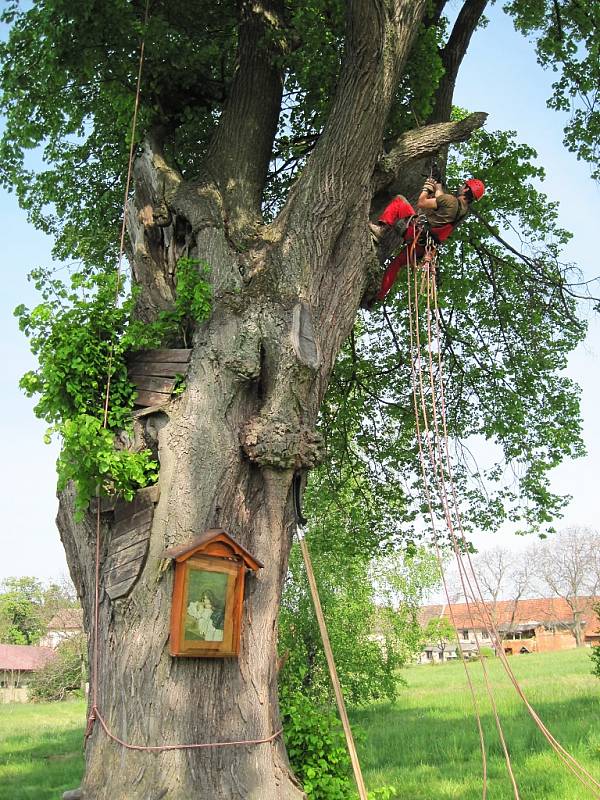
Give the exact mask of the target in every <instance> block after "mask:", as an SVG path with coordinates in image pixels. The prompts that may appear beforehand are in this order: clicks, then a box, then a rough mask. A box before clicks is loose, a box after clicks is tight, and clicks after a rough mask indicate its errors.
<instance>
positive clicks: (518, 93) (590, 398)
mask: <svg viewBox="0 0 600 800" xmlns="http://www.w3.org/2000/svg"><path fill="white" fill-rule="evenodd" d="M490 18H491V23H490V25H489V26H488V27H487V28H486V29H484V30H481V31H479V32H478V33H477V34H476V35H475V37H474V39H473V41H472V43H471V48H470V51H469V54H468V56H467V58H466V59H465V63H464V65H463V69H462V72H461V76H460V79H459V84H458V86H457V91H456V95H455V102H456V103H457V104H458V105H460V106H463V107H465V108H469V109H471V110H473V111H487V112H488V113H489V118H488V123H487V127H488V129H489V130H495V129H511V130H515V131H517V133H518V137H519V139H520V140H521V141H524V142H527V143H528V144H530V145H532V146H533V147H535V148H536V150H537V151H538V153H539V160H540V163H541V164H543V166H544V167H545V169H546V172H547V180H546V182H545V184H544V191H545V192H546V193H547V194H548V195H549V196H550V197H551V198H552V199H558V200H560V201H561V206H560V209H561V213H560V221H561V224H562V225H563V226H564V227H565V228H567V229H569V230H571V231H572V232H573V233H574V239H573V241H572V242H571V244H570V246H569V248H568V250H567V252H566V260H569V261H573V262H576V263H578V264H579V266H580V267H581V268H582V270H583V272H584V275H585V277H586V278H587V279H590V278H593V277H596V276H597V275H598V274H600V266H599V263H598V256H597V250H596V243H595V242H594V239H595V238H596V237H595V236H594V233H595V231H596V229H597V227H598V224H599V223H598V220H600V186H598V185H597V184H594V183H593V182H592V181H591V180H590V177H589V175H590V168H589V167H588V166H587V165H586V164H581V163H578V162H577V161H576V159H575V157H574V156H573V155H571V154H570V153H568V152H567V151H566V149H565V148H564V146H563V144H562V124H563V120H561V118H560V117H559V116H558V115H557V114H556V113H555V112H551V111H549V110H548V109H547V108H546V99H547V97H548V96H549V94H550V84H551V82H552V74H549V73H544V72H542V70H541V69H540V68H539V67H538V66H537V64H536V62H535V56H534V54H533V48H532V47H531V46H530V45H529V44H528V43H527V41H526V40H525V39H524V38H523V37H522V36H521V35H520V34H517V33H515V32H514V31H513V29H512V23H511V22H510V20H508V19H506V18H505V17H504V16H503V15H502V12H501V11H500V9H498V8H494V9H493V11H492V13H491V14H490ZM0 213H1V215H2V221H3V231H4V241H3V246H2V254H1V256H0V260H1V264H2V276H3V293H2V297H1V298H0V353H1V363H2V395H1V397H2V413H1V414H0V441H1V442H2V446H3V450H4V452H3V454H2V455H3V457H2V459H1V460H0V465H1V466H0V470H1V475H0V477H1V484H0V485H1V486H2V510H3V525H2V530H1V532H0V553H1V556H0V580H1V579H2V578H4V577H7V576H9V575H36V576H38V577H40V578H43V579H48V578H54V577H59V576H60V575H62V574H65V573H66V572H67V567H66V562H65V558H64V554H63V550H62V546H61V544H60V540H59V536H58V532H57V530H56V527H55V524H54V517H55V514H56V498H55V471H54V460H55V458H56V449H55V447H54V446H47V445H45V444H44V443H43V434H44V430H45V427H46V426H45V424H44V423H42V422H40V421H39V420H37V419H35V417H34V416H33V413H32V406H33V402H32V401H30V400H28V399H27V398H26V397H25V396H24V395H23V394H22V393H21V392H20V391H19V389H18V386H17V384H18V380H19V377H20V376H21V375H22V374H23V372H25V371H26V370H27V369H29V368H31V367H32V366H34V361H33V357H32V356H31V355H30V353H29V351H28V347H27V342H26V340H25V338H24V337H23V336H22V335H21V334H20V332H19V331H18V328H17V325H16V320H15V319H14V317H13V316H12V311H13V309H14V307H15V306H16V305H18V304H19V303H25V304H26V305H32V304H34V303H35V302H36V295H35V292H34V291H33V288H32V287H31V285H30V284H29V283H28V281H27V277H26V275H27V272H28V271H29V270H30V269H31V268H32V267H35V266H38V265H41V264H48V263H49V261H50V255H49V253H50V247H51V243H50V241H49V240H48V239H47V238H45V237H44V236H42V235H41V234H39V233H38V232H37V231H35V230H34V229H33V228H31V227H30V226H29V225H28V224H27V221H26V219H25V214H24V212H22V211H20V210H19V209H18V206H17V204H16V201H15V199H14V196H12V195H9V194H7V193H5V192H1V193H0ZM596 293H597V294H600V287H599V288H598V289H597V290H596ZM599 365H600V320H598V319H596V318H594V319H591V320H590V330H589V334H588V337H587V339H586V342H585V343H584V345H582V346H581V347H579V348H578V350H577V351H576V352H575V353H574V354H573V355H572V357H571V359H570V363H569V368H568V374H569V375H570V377H572V378H574V379H575V380H576V381H577V382H578V383H579V384H580V385H581V387H582V392H583V394H582V412H583V419H584V439H585V442H586V445H587V449H588V455H587V457H586V458H583V459H579V460H578V461H576V462H571V463H566V464H564V465H562V466H561V467H560V468H558V469H557V470H555V472H554V473H553V488H554V490H556V491H560V492H561V493H566V494H571V495H573V501H572V503H571V504H570V506H569V508H568V509H567V512H566V515H565V517H564V520H563V521H562V522H561V523H559V524H560V525H590V526H592V527H594V526H597V522H596V520H597V519H598V518H599V511H600V501H599V492H598V476H599V475H600V414H598V412H597V408H598V401H597V398H598V395H599V392H600V380H599V374H600V370H599ZM478 543H479V544H480V545H482V546H486V547H487V546H493V545H495V544H498V543H501V544H505V545H508V546H514V547H518V546H519V545H520V542H518V541H515V540H514V537H512V536H511V534H510V532H509V531H507V530H503V531H501V532H499V533H498V534H496V535H495V536H486V537H485V540H482V539H479V540H478Z"/></svg>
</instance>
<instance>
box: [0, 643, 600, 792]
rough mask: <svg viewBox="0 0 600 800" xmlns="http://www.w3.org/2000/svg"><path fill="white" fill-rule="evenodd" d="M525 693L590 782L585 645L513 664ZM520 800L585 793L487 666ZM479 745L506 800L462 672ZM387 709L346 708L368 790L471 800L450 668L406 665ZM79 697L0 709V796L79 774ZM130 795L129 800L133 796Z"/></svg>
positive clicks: (48, 787)
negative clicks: (402, 683) (357, 732)
mask: <svg viewBox="0 0 600 800" xmlns="http://www.w3.org/2000/svg"><path fill="white" fill-rule="evenodd" d="M511 663H512V665H513V669H514V671H515V673H516V674H517V677H518V679H519V681H520V682H521V684H522V686H523V688H524V689H525V692H526V694H527V696H528V698H529V700H530V702H531V703H532V705H533V706H534V707H535V708H536V710H537V711H538V713H539V714H540V716H541V717H542V719H543V720H544V721H545V722H546V724H547V725H548V727H549V728H550V730H551V731H552V732H553V733H554V734H555V736H556V737H557V738H558V739H559V740H560V741H561V743H562V744H563V745H564V746H565V747H566V748H567V749H568V750H569V751H570V752H571V753H572V754H573V755H574V756H575V757H576V758H577V759H578V760H580V761H581V762H582V763H583V764H584V766H585V767H586V768H587V769H588V770H589V771H590V772H591V773H592V774H593V775H594V776H595V777H596V779H600V681H598V679H597V678H594V677H593V676H592V675H590V668H591V662H590V659H589V651H588V650H577V651H576V650H571V651H568V652H566V653H552V654H550V653H549V654H543V655H530V656H523V657H519V658H514V659H513V660H512V662H511ZM488 668H489V672H490V676H491V680H492V683H493V686H494V690H495V695H496V697H497V705H498V709H499V712H500V715H501V718H502V722H503V726H504V730H505V734H506V738H507V740H508V742H509V747H510V751H511V757H512V761H513V767H514V770H515V774H516V777H517V782H518V784H519V789H520V794H521V798H522V800H584V798H591V797H593V796H594V795H592V794H591V793H590V792H588V790H586V789H585V788H583V787H580V785H579V784H578V783H577V781H576V780H575V779H574V778H573V777H572V776H571V775H570V773H569V772H568V771H567V770H566V768H564V767H563V766H562V765H561V763H560V761H559V760H558V758H557V757H556V756H555V755H554V754H553V753H552V751H551V750H550V748H549V747H548V745H547V744H546V742H545V740H544V738H543V737H542V735H541V733H539V732H538V731H537V729H536V728H535V726H534V724H533V722H532V721H531V720H530V718H529V716H528V715H527V713H526V711H525V709H524V708H523V707H522V706H521V705H520V703H519V702H518V699H517V697H516V695H515V692H514V689H513V688H512V687H511V686H510V685H509V684H508V681H507V679H506V677H504V675H503V673H502V670H501V666H500V664H499V663H498V662H497V661H495V660H491V661H488ZM471 670H472V675H473V680H474V682H475V684H476V686H477V687H478V691H479V695H480V698H481V711H482V716H483V724H484V729H485V734H486V741H487V744H488V751H489V753H488V775H489V793H488V798H489V800H511V798H513V792H512V789H511V786H510V782H509V780H508V778H507V776H506V769H505V765H504V758H503V755H502V750H501V747H500V744H499V739H498V735H497V733H496V731H495V727H494V722H493V717H492V715H491V710H490V706H489V703H487V702H485V690H484V685H483V681H482V679H481V674H480V673H481V668H480V667H479V665H477V664H474V665H472V667H471ZM404 677H405V679H406V681H407V684H408V685H407V687H406V688H404V689H402V690H401V691H400V694H399V698H398V702H397V703H395V704H394V705H390V704H384V703H382V704H377V705H373V706H370V707H369V708H368V709H365V710H362V711H355V712H354V713H353V714H352V720H353V723H354V724H355V725H358V726H360V728H362V731H363V735H362V737H360V741H359V751H360V756H361V762H362V766H363V770H364V773H365V778H366V781H367V784H368V786H369V787H371V788H375V787H379V786H384V785H390V784H394V785H395V786H397V787H398V788H399V790H400V791H399V794H398V795H397V796H398V798H399V799H400V798H401V800H480V798H481V797H482V780H481V755H480V750H479V740H478V736H477V729H476V725H475V719H474V716H473V710H472V705H471V701H470V695H469V693H468V691H467V690H466V682H465V676H464V672H463V669H462V666H461V665H460V664H445V665H440V666H435V667H430V666H422V667H411V668H410V669H408V670H406V671H405V672H404ZM84 719H85V704H84V703H83V702H71V703H55V704H39V705H6V706H0V800H57V799H58V798H60V796H61V792H62V791H64V790H65V789H72V788H74V787H75V786H77V785H78V784H79V780H80V777H81V773H82V770H83V756H82V737H83V729H84ZM132 800H134V798H132Z"/></svg>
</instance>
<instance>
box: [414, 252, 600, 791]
mask: <svg viewBox="0 0 600 800" xmlns="http://www.w3.org/2000/svg"><path fill="white" fill-rule="evenodd" d="M434 266H435V259H434ZM426 282H427V313H428V323H427V330H428V357H429V376H430V387H431V393H432V410H433V414H432V416H433V421H434V432H435V437H433V438H434V440H435V442H436V450H437V454H436V452H435V450H433V449H432V446H431V441H430V440H431V438H432V437H431V431H430V429H429V427H428V420H427V409H426V405H425V399H424V398H425V393H424V387H423V380H422V375H421V372H422V366H421V361H420V341H419V331H418V304H417V310H416V319H417V323H416V330H417V342H418V344H417V348H418V349H417V364H418V366H419V384H420V389H421V400H422V402H421V405H422V410H423V415H424V426H425V432H426V433H425V435H426V440H427V444H428V449H429V454H430V459H431V462H432V467H433V473H434V475H435V476H436V477H438V473H439V481H440V485H439V487H438V488H439V489H440V501H441V504H442V508H443V511H444V517H445V518H446V524H447V526H448V530H449V532H450V536H451V540H452V544H453V550H454V553H455V556H456V558H457V562H458V568H459V575H460V580H461V584H462V587H463V591H464V594H465V601H466V604H467V609H468V611H469V615H470V619H471V621H472V623H473V622H474V620H473V616H472V612H471V607H470V603H469V592H468V591H467V585H468V587H469V590H470V596H471V599H472V600H473V601H474V603H475V604H476V607H477V610H478V612H479V614H480V615H481V614H482V611H483V617H484V624H486V627H487V628H488V630H489V632H490V633H491V634H492V637H493V640H494V642H495V645H496V650H497V652H498V654H499V657H500V661H501V663H502V665H503V667H504V669H505V671H506V672H507V674H508V676H509V678H510V680H511V683H512V684H513V686H514V687H515V690H516V691H517V694H518V696H519V697H520V698H521V699H522V701H523V702H524V704H525V706H526V708H527V710H528V712H529V714H530V716H531V717H532V719H533V720H534V722H535V723H536V725H537V727H538V728H539V729H540V731H541V732H542V734H543V735H544V737H545V738H546V739H547V741H548V742H549V744H550V745H551V747H552V748H553V749H554V751H555V752H556V753H557V755H558V756H559V758H560V759H561V761H562V762H563V764H565V766H567V768H568V769H569V770H570V771H571V772H572V773H573V774H574V775H575V777H576V778H577V779H578V780H579V781H580V782H581V783H582V784H583V785H584V786H585V787H586V788H588V789H589V790H590V791H591V792H592V793H593V794H594V796H595V797H600V795H599V794H598V793H597V789H600V784H599V783H598V782H597V781H596V780H595V778H594V777H593V776H592V775H591V774H590V773H589V772H588V771H587V770H586V769H585V768H584V767H583V766H582V765H581V764H579V762H577V760H576V759H575V758H574V757H573V756H571V755H570V754H569V753H568V752H567V751H566V750H565V748H564V747H562V745H561V744H560V743H559V742H558V741H557V740H556V739H555V737H554V736H553V735H552V734H551V733H550V731H549V730H548V729H547V728H546V726H545V725H544V723H543V722H542V720H541V719H540V717H539V715H538V714H537V712H536V711H535V710H534V709H533V707H532V706H531V704H530V703H529V701H528V700H527V698H526V696H525V694H524V692H523V690H522V688H521V686H520V685H519V683H518V681H517V679H516V677H515V675H514V673H513V671H512V668H511V666H510V664H509V663H508V659H507V656H506V654H505V653H504V649H503V647H502V644H501V640H500V636H499V634H498V631H497V629H496V626H495V624H494V621H493V620H492V618H491V616H490V614H489V610H488V608H487V604H486V603H485V600H484V598H483V594H482V592H481V588H480V585H479V582H478V580H477V576H476V574H475V571H474V569H473V564H472V561H471V558H470V555H469V553H468V548H467V547H466V545H467V539H466V535H465V532H464V529H463V527H462V519H461V516H460V510H459V503H458V497H457V494H456V487H455V485H454V480H453V477H452V468H451V459H450V452H449V445H448V431H447V422H446V407H445V395H444V381H443V366H442V357H441V347H440V344H439V343H440V338H441V337H440V323H439V310H438V307H437V289H436V287H435V283H434V282H433V283H432V282H431V275H430V274H429V273H428V274H427V276H426ZM422 285H424V281H423V280H422ZM414 286H415V296H416V295H417V278H416V273H415V279H414ZM410 293H411V288H410V276H409V311H410V324H411V351H412V348H413V342H412V336H413V334H412V310H411V297H410ZM432 297H433V305H434V312H433V316H434V318H435V323H436V339H437V365H438V370H437V372H438V381H439V390H440V408H441V418H442V426H443V434H442V435H440V431H439V426H438V422H437V406H436V391H435V382H434V369H433V359H432V345H433V337H432V336H431V316H432V310H431V298H432ZM412 366H413V383H414V385H413V393H414V395H416V385H415V384H416V380H414V372H415V366H414V362H413V365H412ZM415 417H416V424H417V436H418V441H419V453H420V457H421V462H422V463H421V469H422V473H423V479H424V484H425V489H426V493H427V499H428V503H429V510H430V516H431V518H432V527H433V530H434V541H435V544H436V553H437V555H438V560H439V561H440V562H441V558H440V555H439V548H438V543H437V532H436V531H435V524H434V523H433V509H432V504H431V496H430V494H429V489H428V486H427V480H426V474H425V471H424V463H423V462H424V459H423V455H422V447H421V433H420V426H419V419H418V408H417V406H416V405H415ZM440 440H443V442H444V449H443V450H442V448H441V443H440ZM444 459H445V461H446V464H445V465H444ZM446 473H447V475H448V483H449V486H450V489H451V494H452V499H453V503H452V507H453V511H454V516H455V518H456V521H457V527H458V529H459V530H460V534H461V537H460V541H461V544H462V545H463V547H462V548H461V547H460V545H459V542H458V538H457V537H456V534H455V530H454V525H453V522H452V518H451V514H450V503H449V502H448V494H447V491H446V486H445V483H446V478H445V474H446ZM464 551H466V555H467V560H468V564H469V567H470V572H471V575H472V578H473V583H471V579H470V577H469V573H468V571H467V570H466V568H465V566H464V563H463V560H462V554H463V552H464ZM442 578H443V583H444V588H445V591H446V597H447V599H448V606H449V612H450V616H451V618H452V621H453V624H454V623H455V619H454V615H453V611H452V606H451V603H450V600H449V595H448V591H447V587H446V582H445V577H444V575H443V570H442ZM473 584H474V586H475V589H474V588H473ZM486 618H487V619H486ZM454 627H455V629H456V625H454ZM474 630H475V627H474ZM475 640H476V645H477V650H478V653H479V656H480V662H481V664H482V668H483V671H484V675H485V676H486V687H487V688H488V694H489V693H490V691H491V687H490V686H489V682H488V679H487V669H486V666H485V662H484V660H483V658H482V657H481V648H480V644H479V639H478V637H477V633H476V631H475ZM461 654H462V652H461ZM469 683H470V681H469ZM470 685H471V684H470ZM491 700H492V704H493V706H494V710H495V703H494V700H493V697H491ZM498 724H499V718H498V719H497V725H498ZM501 738H502V740H503V736H502V735H501ZM503 746H504V741H503ZM505 756H506V757H507V764H508V768H509V773H510V774H511V780H512V781H513V789H514V791H515V792H518V789H517V787H516V782H515V780H514V776H513V775H512V769H511V767H510V757H509V756H508V751H507V749H505ZM484 796H485V788H484ZM516 796H517V797H518V794H516Z"/></svg>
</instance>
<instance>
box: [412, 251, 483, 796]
mask: <svg viewBox="0 0 600 800" xmlns="http://www.w3.org/2000/svg"><path fill="white" fill-rule="evenodd" d="M410 266H411V265H410V263H409V264H407V277H408V311H409V315H408V319H409V329H410V350H411V359H410V361H411V376H412V395H413V407H414V412H415V424H416V428H417V444H418V448H419V463H420V466H421V476H422V478H423V489H424V492H425V496H426V500H427V506H428V509H429V518H430V521H431V528H432V531H433V535H434V536H433V541H434V545H435V553H436V558H437V562H438V566H439V569H440V574H441V576H442V583H443V586H444V593H445V596H446V600H447V604H448V610H449V613H450V618H451V620H452V626H453V628H454V632H455V634H456V644H457V650H458V652H459V653H460V659H461V662H462V665H463V668H464V670H465V677H466V679H467V684H468V686H469V691H470V694H471V699H472V702H473V708H474V710H475V717H476V720H477V731H478V735H479V745H480V749H481V760H482V771H483V800H486V797H487V754H486V748H485V737H484V734H483V726H482V723H481V714H480V711H479V701H478V699H477V694H476V693H475V687H474V686H473V682H472V680H471V675H470V672H469V669H468V667H467V663H466V660H465V656H464V653H463V651H462V648H461V646H460V639H459V635H458V627H457V624H456V619H455V617H454V611H453V609H452V604H451V602H450V593H449V591H448V585H447V582H446V575H445V573H444V568H443V562H442V556H441V553H440V547H439V542H438V535H437V529H436V524H435V517H434V513H433V503H432V499H431V494H430V490H429V483H428V479H427V471H426V469H425V456H424V454H423V447H422V443H421V427H420V422H419V403H418V399H417V378H416V367H415V360H414V358H413V353H414V328H413V313H412V303H411V275H410ZM414 267H415V270H416V259H415V264H414Z"/></svg>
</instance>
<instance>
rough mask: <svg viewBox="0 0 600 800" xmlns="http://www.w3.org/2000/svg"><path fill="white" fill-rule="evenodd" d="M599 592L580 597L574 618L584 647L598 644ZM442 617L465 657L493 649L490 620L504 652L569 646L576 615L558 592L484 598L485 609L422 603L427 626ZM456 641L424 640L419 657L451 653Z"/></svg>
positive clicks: (421, 621)
mask: <svg viewBox="0 0 600 800" xmlns="http://www.w3.org/2000/svg"><path fill="white" fill-rule="evenodd" d="M599 603H600V597H586V598H579V600H578V604H577V609H578V610H577V616H578V622H579V624H580V626H581V630H582V641H583V644H584V645H585V646H587V647H592V646H593V645H598V644H600V622H599V621H598V616H597V614H596V612H595V610H594V607H595V606H596V605H598V604H599ZM439 617H443V618H445V619H447V620H448V621H449V622H450V623H451V624H454V625H455V626H456V631H457V634H458V637H457V638H458V645H460V649H461V650H462V652H463V654H464V655H465V656H466V657H471V656H472V655H474V654H476V651H477V644H478V643H479V647H487V648H493V649H494V650H496V646H495V643H494V641H493V635H492V632H491V631H490V630H489V628H490V627H492V626H491V625H489V624H488V623H489V620H490V619H491V621H492V623H493V626H495V628H496V630H497V631H498V635H499V638H500V640H501V646H502V648H503V650H504V652H505V653H506V654H507V655H524V654H526V653H544V652H549V651H554V650H571V649H573V648H575V647H576V646H577V643H576V641H575V634H574V630H575V625H576V622H575V616H574V613H573V610H572V609H571V608H570V606H569V604H568V603H567V602H566V600H563V599H561V598H556V597H554V598H536V599H532V600H500V601H497V602H495V603H493V602H488V603H485V610H484V609H478V608H477V606H476V605H475V604H474V603H470V607H469V606H468V605H467V604H466V603H453V604H451V605H447V604H440V605H431V606H424V607H423V608H421V609H420V610H419V616H418V619H419V624H420V625H421V627H423V628H424V627H425V626H426V625H427V623H428V622H429V620H431V619H434V618H439ZM458 645H457V641H456V640H455V641H451V642H447V643H445V646H444V647H443V648H442V647H440V643H438V642H429V643H427V644H426V645H425V646H424V648H423V650H422V652H421V654H420V656H419V659H418V660H419V663H422V664H425V663H432V662H438V661H447V660H450V659H455V658H456V657H457V654H458Z"/></svg>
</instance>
